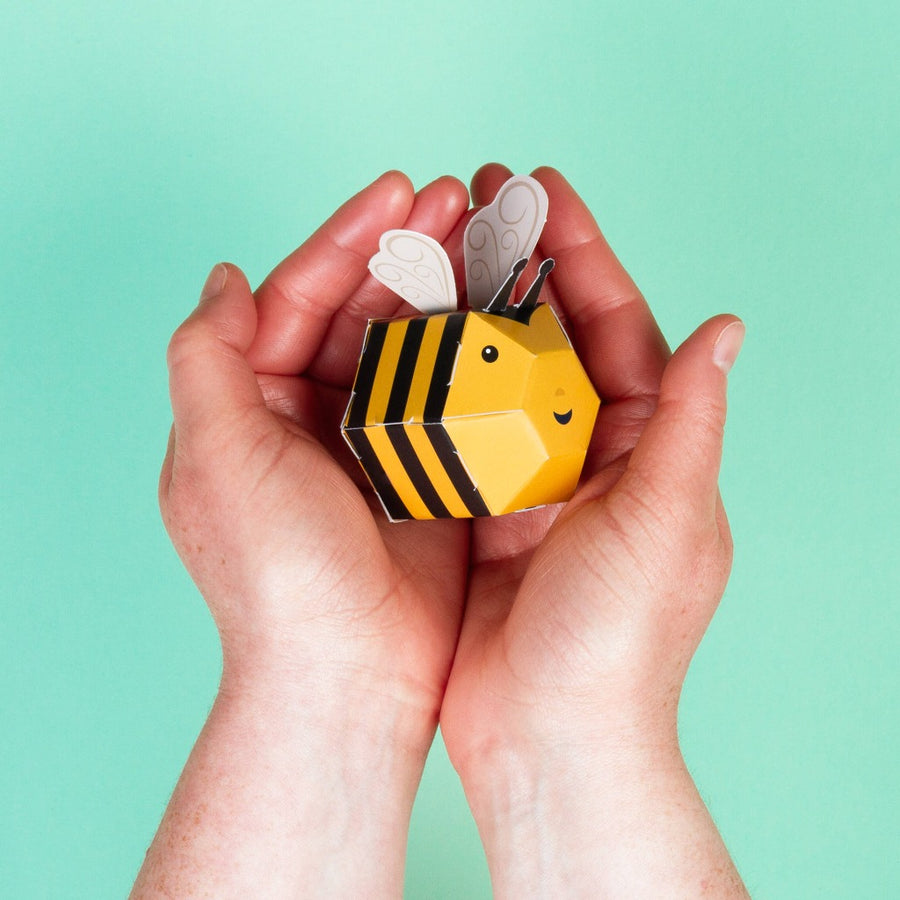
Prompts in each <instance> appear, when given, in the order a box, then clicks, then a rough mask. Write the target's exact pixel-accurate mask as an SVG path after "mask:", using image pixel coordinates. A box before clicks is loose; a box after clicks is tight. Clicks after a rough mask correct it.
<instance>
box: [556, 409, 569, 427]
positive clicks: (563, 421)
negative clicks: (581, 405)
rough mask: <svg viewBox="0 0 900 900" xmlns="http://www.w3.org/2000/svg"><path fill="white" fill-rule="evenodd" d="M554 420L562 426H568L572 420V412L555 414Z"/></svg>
mask: <svg viewBox="0 0 900 900" xmlns="http://www.w3.org/2000/svg"><path fill="white" fill-rule="evenodd" d="M553 418H554V419H556V421H557V422H559V424H560V425H568V424H569V422H570V420H571V419H572V410H571V409H570V410H569V411H568V412H564V413H558V412H554V413H553Z"/></svg>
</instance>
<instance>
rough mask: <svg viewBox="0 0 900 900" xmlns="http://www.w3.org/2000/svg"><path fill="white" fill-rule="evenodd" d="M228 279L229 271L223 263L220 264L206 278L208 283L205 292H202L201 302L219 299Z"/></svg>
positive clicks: (204, 288) (205, 285) (204, 286)
mask: <svg viewBox="0 0 900 900" xmlns="http://www.w3.org/2000/svg"><path fill="white" fill-rule="evenodd" d="M227 278H228V269H227V268H226V266H225V265H224V264H223V263H219V264H218V265H215V266H213V267H212V271H211V272H210V273H209V275H207V276H206V283H205V284H204V285H203V290H202V291H200V302H201V303H202V302H203V301H204V300H212V298H213V297H218V296H219V294H221V293H222V289H223V288H224V287H225V281H226V279H227Z"/></svg>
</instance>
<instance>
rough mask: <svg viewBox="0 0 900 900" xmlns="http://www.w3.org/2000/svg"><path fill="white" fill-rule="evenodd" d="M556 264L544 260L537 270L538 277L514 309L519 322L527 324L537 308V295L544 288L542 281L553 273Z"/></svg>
mask: <svg viewBox="0 0 900 900" xmlns="http://www.w3.org/2000/svg"><path fill="white" fill-rule="evenodd" d="M555 265H556V263H555V262H554V261H553V260H552V259H545V260H544V261H543V262H542V263H541V266H540V268H539V269H538V276H537V278H535V279H534V281H533V282H532V284H531V287H530V288H528V293H527V294H525V296H524V297H523V298H522V302H521V303H520V304H519V305H518V306H517V307H516V318H517V319H518V320H519V321H520V322H527V321H528V320H529V319H530V318H531V314H532V313H533V312H534V308H535V307H536V306H537V302H538V295H539V294H540V293H541V288H542V287H543V286H544V279H545V278H546V277H547V276H548V275H549V274H550V273H551V272H552V271H553V267H554V266H555Z"/></svg>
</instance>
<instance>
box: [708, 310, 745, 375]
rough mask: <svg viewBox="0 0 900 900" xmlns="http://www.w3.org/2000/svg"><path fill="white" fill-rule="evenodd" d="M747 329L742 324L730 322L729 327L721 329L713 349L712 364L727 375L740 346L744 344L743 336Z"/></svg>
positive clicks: (739, 350)
mask: <svg viewBox="0 0 900 900" xmlns="http://www.w3.org/2000/svg"><path fill="white" fill-rule="evenodd" d="M746 333H747V329H746V327H745V326H744V323H743V322H732V323H731V324H730V325H728V326H726V327H725V328H723V329H722V333H721V334H720V335H719V338H718V340H717V341H716V346H715V347H713V362H714V363H715V364H716V365H717V366H718V367H719V368H720V369H721V370H722V371H723V372H724V373H725V374H726V375H727V374H728V373H729V372H730V371H731V367H732V366H733V365H734V361H735V360H736V359H737V356H738V353H740V352H741V345H742V344H743V343H744V335H745V334H746Z"/></svg>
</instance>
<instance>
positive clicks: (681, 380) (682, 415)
mask: <svg viewBox="0 0 900 900" xmlns="http://www.w3.org/2000/svg"><path fill="white" fill-rule="evenodd" d="M743 339H744V324H743V323H742V322H741V321H740V319H738V318H736V317H735V316H728V315H723V316H716V317H715V318H713V319H710V320H709V321H708V322H706V323H705V324H703V325H701V326H700V328H698V329H697V330H696V331H695V332H694V333H693V334H692V335H691V336H690V337H689V338H688V339H687V340H686V341H685V342H684V343H683V344H682V345H681V347H679V348H678V350H677V351H676V353H675V355H674V356H673V357H672V360H671V362H670V363H669V365H668V366H667V367H666V371H665V374H664V375H663V379H662V384H661V386H660V393H659V405H658V406H657V409H656V412H655V413H654V414H653V416H652V417H651V418H650V421H649V422H648V423H647V425H646V427H645V429H644V433H643V435H642V436H641V439H640V440H639V441H638V443H637V446H636V447H635V449H634V453H633V454H632V456H631V461H630V463H629V466H628V469H627V471H626V472H625V475H624V476H623V478H622V481H620V483H619V485H620V487H622V488H623V489H625V490H628V491H630V492H641V491H642V489H643V488H649V489H650V491H651V494H652V495H654V496H655V497H656V498H658V500H659V501H660V502H665V503H667V504H669V503H672V504H675V508H677V509H682V510H684V509H687V510H692V511H694V512H697V513H699V514H700V515H702V516H704V517H705V516H709V517H711V518H710V521H717V520H718V517H719V516H718V511H719V494H718V486H717V483H718V477H719V464H720V461H721V457H722V437H723V433H724V429H725V412H726V388H727V380H728V379H727V375H728V371H729V370H730V368H731V366H732V364H733V363H734V360H735V359H736V358H737V354H738V351H739V350H740V348H741V344H742V342H743ZM632 489H633V490H632Z"/></svg>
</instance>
